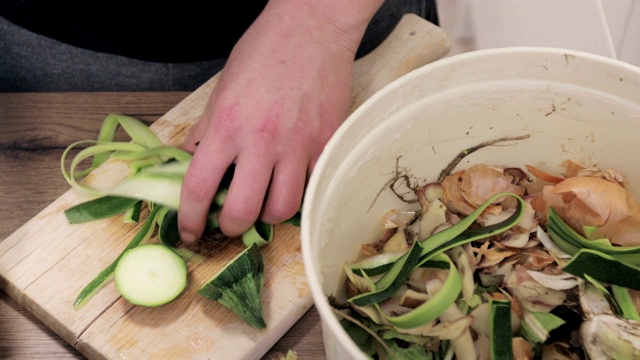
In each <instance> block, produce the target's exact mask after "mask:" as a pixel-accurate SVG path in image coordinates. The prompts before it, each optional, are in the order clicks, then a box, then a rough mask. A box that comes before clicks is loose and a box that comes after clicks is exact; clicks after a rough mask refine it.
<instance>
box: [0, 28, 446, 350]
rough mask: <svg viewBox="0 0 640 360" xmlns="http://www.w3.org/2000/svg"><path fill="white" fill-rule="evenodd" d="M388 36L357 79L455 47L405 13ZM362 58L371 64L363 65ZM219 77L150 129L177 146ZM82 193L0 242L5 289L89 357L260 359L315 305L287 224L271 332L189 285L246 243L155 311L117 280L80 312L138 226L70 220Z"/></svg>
mask: <svg viewBox="0 0 640 360" xmlns="http://www.w3.org/2000/svg"><path fill="white" fill-rule="evenodd" d="M409 40H412V41H409ZM388 41H392V42H393V41H395V42H397V43H398V44H401V45H402V46H401V47H399V48H396V47H387V48H385V47H381V49H383V50H386V53H380V52H377V51H375V52H374V53H372V54H370V55H368V56H367V57H366V58H365V59H362V60H360V61H359V62H358V63H357V64H356V71H355V73H356V74H357V78H361V77H366V78H376V77H378V76H383V75H384V76H387V74H388V71H389V70H393V74H394V75H391V76H387V77H386V78H387V79H388V80H387V81H389V80H392V79H393V78H394V77H397V76H400V75H402V74H404V73H406V72H407V71H410V70H412V69H414V68H415V67H418V66H420V65H422V64H424V63H425V59H426V61H427V62H428V61H432V60H434V59H437V58H439V57H440V56H443V55H444V54H446V52H447V51H448V47H449V44H448V39H447V37H446V34H444V32H442V31H439V29H438V28H436V27H434V26H433V25H431V24H428V23H426V22H425V21H424V20H422V19H420V18H418V17H417V16H407V17H405V18H404V19H403V22H402V23H401V26H399V27H398V29H396V31H394V33H393V34H392V36H390V40H388ZM409 53H411V54H413V55H411V54H409ZM416 54H428V56H417V55H416ZM398 59H401V60H398ZM365 60H366V61H365ZM361 64H364V65H366V66H365V67H364V68H362V65H361ZM393 64H397V66H393ZM398 67H402V68H403V70H398V69H397V68H398ZM216 81H217V77H214V78H212V79H211V80H210V81H209V82H207V83H206V84H205V85H203V86H202V87H201V88H199V89H198V90H196V91H195V92H193V93H192V94H190V95H189V96H187V97H186V98H185V99H184V100H182V101H181V102H180V103H179V104H178V105H177V106H176V107H174V108H172V109H171V110H170V111H168V112H167V113H166V114H165V115H164V116H162V117H161V118H160V119H158V120H157V121H155V122H154V123H153V125H152V126H151V127H152V129H153V130H154V131H155V132H156V133H157V134H158V136H159V137H160V138H161V139H162V140H163V141H164V142H165V143H167V144H172V145H177V144H179V143H180V142H181V141H182V140H183V139H184V137H185V136H186V133H187V131H188V129H189V127H190V126H191V125H192V124H193V123H194V122H195V121H196V120H197V119H198V118H199V116H200V114H201V112H202V110H203V109H204V105H205V103H206V101H207V99H208V96H209V93H210V91H211V90H212V89H213V87H214V86H215V84H216ZM357 84H358V83H357V82H354V99H355V100H354V104H357V103H358V101H361V100H358V99H366V98H367V97H368V96H369V95H371V93H372V91H376V90H377V89H378V88H379V86H380V84H381V83H379V82H375V81H365V82H362V83H361V86H358V85H357ZM111 111H113V110H111V109H109V110H107V112H111ZM60 134H61V135H60V139H62V140H58V141H61V142H64V141H65V140H64V134H63V132H61V133H60ZM89 138H93V136H91V137H89ZM55 142H56V141H53V143H55ZM65 146H66V143H65ZM125 175H126V166H124V164H122V163H118V162H115V161H110V162H108V163H107V164H105V165H104V166H102V167H100V168H99V169H97V170H96V171H94V173H93V174H92V176H91V180H90V181H93V182H94V183H96V184H97V183H115V182H117V181H118V180H119V179H120V178H122V177H123V176H125ZM86 199H87V197H86V196H83V195H80V194H78V193H76V192H74V191H71V190H69V191H67V192H65V193H64V194H62V196H60V197H59V198H57V199H55V200H54V201H53V202H52V203H51V204H50V205H49V206H47V207H46V208H45V209H44V210H42V211H41V212H40V213H38V214H37V215H36V216H35V217H34V218H33V219H31V220H29V221H28V222H27V223H26V224H24V225H23V226H22V227H20V228H19V229H18V230H17V231H15V232H14V233H12V234H11V235H10V236H9V237H8V238H6V239H5V240H4V241H3V242H1V243H0V287H1V288H2V289H3V290H4V291H6V292H7V293H8V294H9V296H11V298H13V299H14V300H15V301H16V302H18V303H19V304H20V305H21V306H24V307H25V308H26V309H27V310H28V311H29V312H30V313H32V314H33V315H34V316H35V317H36V318H38V319H40V320H41V321H43V323H45V324H46V325H47V327H49V328H50V329H52V330H53V331H54V332H55V333H56V334H58V335H59V336H60V337H62V338H63V339H64V340H65V341H67V342H68V343H70V344H73V345H75V346H76V348H77V349H78V350H79V351H80V352H81V353H82V354H84V355H85V356H87V357H89V358H91V359H93V358H96V359H97V358H117V357H127V358H141V357H144V358H148V357H153V356H152V355H153V354H152V353H150V351H157V353H158V354H162V355H163V357H165V356H169V357H172V356H171V354H175V356H176V357H181V356H182V357H187V358H190V359H197V358H211V357H216V354H228V355H226V356H231V357H233V358H259V357H260V356H262V355H263V354H265V353H266V351H267V350H268V349H269V348H271V346H272V345H273V344H274V343H275V342H276V341H277V340H278V339H279V338H280V337H281V336H282V335H283V334H284V333H285V332H286V331H287V330H288V329H289V328H290V327H291V326H292V325H293V324H294V323H295V322H296V321H297V320H298V319H299V318H300V317H301V316H302V315H303V314H304V313H305V312H306V311H307V310H308V309H309V308H310V307H311V305H312V304H311V297H310V295H309V292H308V289H307V288H306V279H305V277H304V271H303V266H302V259H301V254H300V248H299V238H298V235H299V233H298V231H297V229H296V228H293V227H290V226H286V225H281V226H278V227H277V228H276V234H277V235H276V238H275V239H274V243H273V244H272V245H270V246H269V247H267V248H265V252H264V256H265V266H266V273H265V294H264V307H265V317H266V321H267V323H268V325H269V326H268V329H267V330H262V331H259V330H255V329H252V328H250V327H248V326H246V325H245V324H244V323H243V322H242V321H241V320H239V319H238V318H237V317H235V316H233V314H232V313H230V311H228V310H227V309H226V308H224V307H222V306H220V305H219V304H217V303H212V302H205V301H204V300H203V299H201V298H200V297H199V296H197V295H195V292H194V291H193V290H194V288H195V287H197V286H199V284H201V283H202V282H203V281H205V280H206V279H208V278H209V276H211V275H212V274H213V273H214V272H215V271H216V269H219V268H220V267H222V266H224V264H226V263H227V262H228V260H230V259H231V257H233V256H234V255H235V254H236V253H237V252H238V251H239V250H240V249H239V248H238V247H239V246H240V245H239V244H238V243H237V242H232V243H229V244H225V246H223V247H220V248H218V249H217V250H216V252H215V253H214V252H211V253H210V256H206V257H205V259H206V260H205V261H203V262H199V263H191V264H190V277H191V279H190V280H191V281H190V288H188V289H187V291H185V293H184V294H183V295H182V296H181V297H180V298H179V299H178V300H177V301H175V302H173V303H171V304H168V305H166V306H163V307H160V308H155V309H149V308H141V307H133V306H131V305H130V304H128V303H127V302H125V301H123V300H122V299H121V298H120V296H119V294H118V293H117V291H116V289H115V287H114V286H113V284H108V285H107V286H105V287H104V288H103V289H102V290H101V291H100V292H99V293H98V294H97V296H95V297H94V298H93V299H91V301H89V302H88V303H87V305H85V306H84V307H83V308H81V309H79V310H76V309H74V308H73V307H72V306H71V304H72V302H73V300H74V299H75V296H76V295H77V293H78V291H79V290H80V288H81V287H83V286H84V285H85V284H86V283H87V282H88V281H90V280H91V279H92V278H93V277H94V276H95V275H96V273H97V272H98V271H100V270H101V269H102V268H103V267H105V266H106V265H108V263H110V262H111V261H112V260H113V259H115V257H116V256H117V255H118V254H119V253H120V251H121V250H122V248H123V247H124V246H125V244H126V243H127V242H128V241H129V240H130V238H131V237H132V236H133V233H134V231H135V230H136V226H135V225H134V226H132V225H125V224H123V223H122V222H121V221H119V220H118V219H106V220H102V221H98V222H93V223H90V224H83V225H73V226H71V225H69V224H67V222H66V219H65V218H64V215H63V210H64V209H66V208H68V207H69V206H71V205H73V204H76V203H78V202H81V201H84V200H86ZM205 250H206V251H213V250H211V249H205ZM172 351H179V352H174V353H172ZM231 354H233V355H231Z"/></svg>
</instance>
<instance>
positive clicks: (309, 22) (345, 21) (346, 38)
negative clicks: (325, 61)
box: [260, 0, 384, 56]
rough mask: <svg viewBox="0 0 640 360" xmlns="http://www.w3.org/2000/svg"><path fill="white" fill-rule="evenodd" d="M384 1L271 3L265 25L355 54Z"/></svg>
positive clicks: (279, 0)
mask: <svg viewBox="0 0 640 360" xmlns="http://www.w3.org/2000/svg"><path fill="white" fill-rule="evenodd" d="M383 2H384V0H270V1H269V2H268V4H267V6H266V7H265V10H264V12H263V14H262V15H261V19H260V20H261V21H264V22H268V23H269V24H270V25H275V26H277V27H279V28H280V29H281V30H282V32H283V33H282V36H283V39H287V38H288V37H298V38H304V39H307V40H308V41H309V42H312V43H313V44H314V45H317V46H321V47H328V48H330V50H331V51H345V52H347V53H349V54H350V56H352V55H353V54H355V52H356V50H357V49H358V46H359V45H360V42H361V40H362V37H363V35H364V32H365V30H366V29H367V26H368V24H369V22H370V21H371V18H372V17H373V16H374V14H375V13H376V11H377V10H378V9H379V8H380V6H381V5H382V4H383Z"/></svg>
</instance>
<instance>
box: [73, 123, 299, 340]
mask: <svg viewBox="0 0 640 360" xmlns="http://www.w3.org/2000/svg"><path fill="white" fill-rule="evenodd" d="M119 128H122V129H123V130H124V131H125V132H126V134H127V135H128V136H129V137H130V140H129V141H116V140H115V138H116V132H117V130H118V129H119ZM80 147H83V149H82V150H80V151H78V152H77V154H76V155H75V156H73V158H72V159H71V161H68V159H67V157H68V156H70V155H69V154H70V153H71V151H72V150H76V149H78V148H80ZM109 159H112V160H114V161H123V162H125V163H126V164H127V165H128V168H129V173H128V175H127V176H126V177H125V178H124V179H123V180H122V181H119V182H117V183H116V184H114V185H112V186H109V187H106V188H105V187H103V188H98V187H97V186H91V185H89V184H88V183H87V182H86V181H85V182H83V181H82V179H84V178H85V177H86V176H87V175H88V174H90V173H91V172H92V171H93V170H95V169H96V168H98V167H99V166H101V165H102V164H103V163H105V161H107V160H109ZM190 160H191V154H190V153H188V152H186V151H184V150H182V149H180V148H178V147H172V146H166V145H164V144H163V143H162V142H161V141H160V139H159V138H158V137H157V136H156V134H155V133H153V131H152V130H151V129H150V128H149V127H148V126H147V125H145V124H144V123H143V122H141V121H140V120H138V119H136V118H133V117H130V116H124V115H119V114H109V115H108V116H107V117H106V118H105V120H104V122H103V124H102V127H101V129H100V133H99V135H98V139H97V140H95V141H93V140H85V141H78V142H76V143H73V144H71V145H69V146H68V147H67V149H66V150H65V151H64V153H63V155H62V158H61V161H60V162H61V169H62V174H63V176H64V178H65V179H66V180H67V182H68V183H69V184H70V185H71V186H72V188H74V189H76V190H78V191H82V192H85V193H88V194H90V195H91V196H92V199H91V200H88V201H85V202H83V203H80V204H77V205H75V206H73V207H71V208H69V209H66V210H65V215H66V217H67V220H68V221H69V223H70V224H80V223H86V222H90V221H95V220H99V219H105V218H111V217H114V216H122V217H123V221H125V222H131V223H137V222H142V224H141V226H139V228H138V230H137V232H136V233H135V236H134V237H133V238H132V239H131V241H130V242H129V244H128V245H127V246H126V247H125V248H124V249H123V251H122V253H121V254H120V255H119V256H118V257H117V258H116V259H114V261H113V262H112V263H111V264H110V265H109V266H108V267H106V268H105V269H103V270H102V271H101V272H100V273H98V274H97V276H96V277H95V278H94V280H92V281H91V282H90V283H89V284H87V285H86V286H85V287H84V288H83V289H82V290H81V291H80V293H79V294H78V296H77V298H76V300H75V302H74V306H75V307H76V308H77V307H80V306H82V305H83V304H84V303H85V302H86V301H88V299H89V298H90V297H91V296H92V295H94V294H95V293H96V292H97V291H98V290H99V289H100V288H101V287H102V286H103V285H104V284H105V283H106V282H107V281H109V280H110V279H112V277H113V276H114V273H115V280H116V285H117V288H118V290H119V291H120V293H121V294H122V295H123V297H124V298H125V299H127V300H128V301H130V302H131V303H133V304H135V305H140V306H150V307H154V306H160V305H164V304H166V303H168V302H171V301H173V300H174V299H176V298H177V297H178V296H179V295H180V293H182V292H183V291H184V289H185V288H186V281H187V278H188V277H187V265H186V263H187V262H188V261H193V260H192V259H194V258H197V256H193V254H190V253H189V251H188V249H185V248H183V247H181V242H180V237H179V234H178V228H177V224H178V221H177V219H178V213H177V210H178V206H179V199H180V187H181V185H182V179H183V177H184V174H185V172H186V169H187V167H188V165H189V161H190ZM87 162H89V163H90V164H89V165H88V166H87V165H86V164H87ZM67 163H69V164H67ZM232 177H233V166H231V167H230V168H229V170H228V171H227V174H225V177H224V179H223V180H222V182H221V184H220V186H219V189H218V191H217V193H216V196H215V198H214V201H213V204H212V206H211V209H210V213H209V216H208V221H207V227H206V233H207V234H212V233H213V234H214V235H217V236H221V233H220V232H219V230H218V223H217V216H216V214H217V212H218V211H219V210H220V209H221V207H222V206H223V205H224V199H225V195H226V192H227V189H228V186H229V184H230V182H231V178H232ZM145 214H146V217H145ZM298 219H299V214H297V215H296V216H294V217H293V218H292V219H290V220H289V221H287V222H288V223H291V224H294V225H296V224H299V220H298ZM273 231H274V228H273V225H270V224H265V223H262V222H260V221H257V222H256V223H255V224H254V225H253V227H252V228H251V229H249V230H248V231H247V232H246V233H244V234H243V235H242V237H241V240H242V242H243V244H244V245H245V246H246V248H245V250H244V251H242V252H241V253H240V254H238V255H237V256H236V257H235V258H234V259H233V260H232V261H231V262H230V263H229V264H227V266H225V267H224V268H223V269H222V270H221V271H220V272H218V273H217V274H213V275H212V277H211V278H210V279H209V280H208V281H207V282H205V283H204V284H201V286H200V288H199V290H198V294H200V295H202V296H203V297H205V298H207V299H210V300H213V301H217V302H219V303H220V304H222V305H224V306H226V307H228V308H229V309H231V310H232V311H234V312H235V313H236V314H237V315H238V316H240V317H241V318H242V319H243V320H245V322H246V323H247V324H249V325H250V326H253V327H256V328H264V327H265V326H266V324H265V321H264V318H263V313H262V305H261V299H260V295H261V290H262V286H263V272H264V267H263V263H262V255H261V252H260V248H261V247H262V246H265V245H268V244H269V243H270V242H271V240H272V239H273ZM216 232H217V233H216ZM154 240H159V241H155V242H154ZM147 243H148V244H150V245H145V246H141V245H142V244H147ZM151 244H152V245H153V246H151ZM157 262H161V263H164V264H167V266H166V267H162V269H160V268H158V266H157V264H156V263H157ZM141 283H146V284H148V285H150V284H151V283H153V286H146V287H144V288H141V286H139V285H140V284H141Z"/></svg>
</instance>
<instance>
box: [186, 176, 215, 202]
mask: <svg viewBox="0 0 640 360" xmlns="http://www.w3.org/2000/svg"><path fill="white" fill-rule="evenodd" d="M182 189H183V191H184V192H185V197H186V198H188V199H193V200H203V199H209V198H211V197H212V194H213V189H212V187H211V184H210V182H208V181H207V179H206V178H204V177H202V176H200V175H197V174H191V175H187V176H185V177H184V180H183V182H182Z"/></svg>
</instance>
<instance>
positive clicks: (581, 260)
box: [562, 249, 640, 290]
mask: <svg viewBox="0 0 640 360" xmlns="http://www.w3.org/2000/svg"><path fill="white" fill-rule="evenodd" d="M562 270H563V271H564V272H567V273H569V274H573V275H575V276H579V277H581V278H585V276H586V275H588V276H591V277H592V278H594V279H596V280H598V281H601V282H604V283H607V284H610V285H618V286H622V287H625V288H628V289H635V290H640V267H637V266H634V265H631V264H627V263H624V262H622V261H619V260H617V259H616V258H614V257H613V256H610V255H607V254H603V253H601V252H598V251H595V250H591V249H582V250H580V251H578V253H577V254H576V255H575V256H574V257H573V258H572V259H571V260H570V261H569V262H568V263H567V265H566V266H565V267H564V268H563V269H562Z"/></svg>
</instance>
